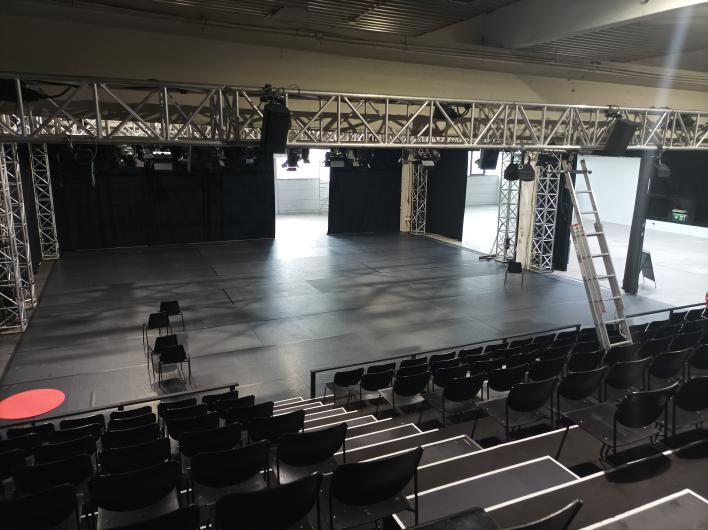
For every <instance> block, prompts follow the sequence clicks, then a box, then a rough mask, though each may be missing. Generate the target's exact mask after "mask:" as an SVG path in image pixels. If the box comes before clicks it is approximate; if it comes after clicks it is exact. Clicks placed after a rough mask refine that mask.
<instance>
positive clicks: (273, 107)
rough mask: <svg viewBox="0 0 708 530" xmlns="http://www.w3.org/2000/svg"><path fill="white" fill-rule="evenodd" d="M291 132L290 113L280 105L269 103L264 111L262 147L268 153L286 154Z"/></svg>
mask: <svg viewBox="0 0 708 530" xmlns="http://www.w3.org/2000/svg"><path fill="white" fill-rule="evenodd" d="M289 130H290V111H289V110H288V108H287V107H286V106H285V105H281V104H280V103H268V104H267V105H266V106H265V107H264V109H263V127H262V129H261V145H262V146H263V150H264V151H265V152H266V153H270V154H272V153H284V152H285V146H286V144H287V143H288V131H289Z"/></svg>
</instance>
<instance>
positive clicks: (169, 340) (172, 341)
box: [153, 335, 179, 352]
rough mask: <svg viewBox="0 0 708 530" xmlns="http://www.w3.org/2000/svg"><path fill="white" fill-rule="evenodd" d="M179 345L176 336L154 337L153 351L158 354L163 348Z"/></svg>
mask: <svg viewBox="0 0 708 530" xmlns="http://www.w3.org/2000/svg"><path fill="white" fill-rule="evenodd" d="M177 344H179V339H178V338H177V335H160V336H157V337H155V345H154V347H153V351H156V352H159V351H160V350H162V349H164V348H169V347H170V346H177Z"/></svg>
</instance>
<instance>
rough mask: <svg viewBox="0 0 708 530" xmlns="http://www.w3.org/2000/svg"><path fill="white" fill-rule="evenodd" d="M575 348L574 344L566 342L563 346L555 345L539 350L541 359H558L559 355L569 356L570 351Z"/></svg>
mask: <svg viewBox="0 0 708 530" xmlns="http://www.w3.org/2000/svg"><path fill="white" fill-rule="evenodd" d="M572 349H573V345H572V344H564V345H562V346H554V347H552V348H546V349H545V350H543V351H541V352H539V354H538V357H539V359H557V358H558V357H566V358H567V357H568V355H570V351H571V350H572Z"/></svg>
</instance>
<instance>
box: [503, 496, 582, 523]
mask: <svg viewBox="0 0 708 530" xmlns="http://www.w3.org/2000/svg"><path fill="white" fill-rule="evenodd" d="M582 507H583V501H581V500H580V499H576V500H574V501H573V502H571V503H570V504H568V505H567V506H565V507H564V508H561V509H560V510H558V511H557V512H553V513H552V514H550V515H547V516H546V517H543V518H542V519H538V520H536V521H532V522H530V523H526V524H522V525H520V526H514V527H511V528H506V529H505V530H567V529H568V528H570V523H572V522H573V519H575V517H576V516H577V515H578V512H579V511H580V508H582Z"/></svg>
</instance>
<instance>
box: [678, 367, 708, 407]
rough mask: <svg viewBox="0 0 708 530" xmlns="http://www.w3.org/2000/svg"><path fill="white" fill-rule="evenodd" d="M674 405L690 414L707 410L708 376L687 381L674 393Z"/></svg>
mask: <svg viewBox="0 0 708 530" xmlns="http://www.w3.org/2000/svg"><path fill="white" fill-rule="evenodd" d="M674 403H675V405H676V406H677V407H678V408H680V409H682V410H686V411H690V412H699V411H703V410H708V375H704V376H701V377H693V378H691V379H688V380H687V381H686V382H685V383H684V384H682V385H681V388H679V389H678V392H676V396H675V397H674Z"/></svg>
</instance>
